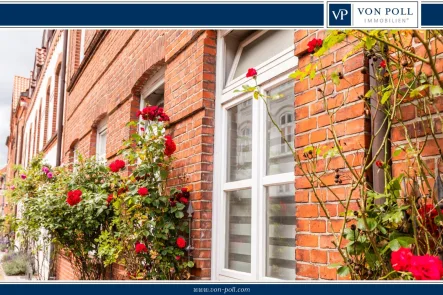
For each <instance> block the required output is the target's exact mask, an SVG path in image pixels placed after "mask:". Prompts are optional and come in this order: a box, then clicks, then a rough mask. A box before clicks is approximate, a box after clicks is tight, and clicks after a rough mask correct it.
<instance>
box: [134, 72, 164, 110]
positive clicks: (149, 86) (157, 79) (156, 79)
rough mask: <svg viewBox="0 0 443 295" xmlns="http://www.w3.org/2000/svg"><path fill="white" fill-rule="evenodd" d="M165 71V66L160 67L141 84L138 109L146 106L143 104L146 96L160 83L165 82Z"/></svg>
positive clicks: (159, 85)
mask: <svg viewBox="0 0 443 295" xmlns="http://www.w3.org/2000/svg"><path fill="white" fill-rule="evenodd" d="M165 72H166V68H165V67H162V68H161V69H160V70H158V71H157V73H155V74H154V76H152V78H150V79H149V80H148V82H146V84H145V85H144V86H143V88H142V90H141V91H140V110H141V109H143V108H144V107H145V106H146V104H145V99H146V97H148V96H149V95H151V94H152V93H153V92H154V91H155V90H157V89H158V88H160V87H161V86H162V85H164V84H165Z"/></svg>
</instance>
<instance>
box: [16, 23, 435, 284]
mask: <svg viewBox="0 0 443 295" xmlns="http://www.w3.org/2000/svg"><path fill="white" fill-rule="evenodd" d="M62 33H63V32H62V31H59V30H57V31H56V32H55V33H54V37H53V41H52V43H51V46H49V48H48V50H47V52H46V62H45V63H44V64H43V66H42V74H41V76H40V78H39V79H38V80H37V81H34V82H33V83H34V84H35V89H36V90H35V93H36V94H34V95H33V96H32V97H31V98H28V97H22V98H21V99H23V101H24V102H27V103H28V107H26V108H25V107H20V106H18V107H17V108H16V111H15V112H14V113H13V116H12V118H11V136H10V137H9V140H8V146H9V154H8V157H9V162H8V170H7V175H8V178H9V179H10V178H12V177H13V175H12V166H13V164H15V163H28V162H29V161H30V160H31V158H32V156H34V155H35V153H37V152H40V151H43V152H44V153H46V154H49V153H50V151H51V150H53V149H54V148H55V147H56V144H57V141H56V139H57V138H56V134H57V125H56V123H57V120H56V119H55V118H57V116H58V115H57V105H58V103H59V102H58V100H57V99H54V104H53V106H52V109H51V108H50V107H49V101H50V99H51V97H55V98H58V97H59V96H60V93H59V91H60V89H59V88H60V81H59V79H60V71H61V61H62V53H61V52H60V50H59V49H57V48H58V47H57V46H60V44H59V43H60V40H61V36H62ZM324 35H325V31H318V30H297V31H295V33H294V43H295V51H294V55H295V56H297V57H298V67H299V68H300V69H303V68H304V67H306V66H307V65H308V64H309V63H311V62H314V61H315V58H314V57H313V56H312V55H311V54H309V53H308V52H307V49H308V46H307V43H308V42H309V41H310V40H312V39H313V38H324ZM82 40H83V41H84V43H83V46H81V43H82ZM216 40H217V33H216V32H215V31H211V30H86V31H85V32H84V39H82V32H81V30H71V31H70V32H69V38H68V52H69V54H68V56H67V67H66V84H65V90H66V93H65V110H64V121H63V124H64V128H63V130H64V132H63V144H62V149H61V152H62V159H61V160H62V162H63V163H69V162H72V161H73V158H74V150H75V151H78V152H80V153H81V154H83V155H85V156H94V155H95V154H96V144H97V142H96V141H97V127H98V126H99V124H100V123H101V122H102V121H103V120H106V122H107V142H106V158H107V159H108V160H109V161H110V160H113V159H115V158H116V157H117V152H118V151H119V150H120V148H121V146H122V142H123V141H124V140H126V139H128V137H129V136H130V134H131V133H132V132H134V131H135V130H133V129H130V128H128V127H126V124H127V123H128V122H129V121H131V120H136V119H137V118H136V112H137V110H139V109H140V100H141V98H142V90H143V88H144V86H145V85H146V83H148V82H149V81H150V79H151V78H153V77H154V76H155V75H156V74H158V73H159V72H161V71H164V81H165V84H164V106H165V111H166V113H167V114H168V115H169V116H170V118H171V121H170V125H169V127H168V130H167V132H168V133H170V134H171V135H172V136H173V138H174V141H175V142H176V144H177V151H176V153H175V154H174V156H175V158H176V160H175V161H174V163H173V169H172V171H171V174H170V176H171V177H170V179H169V182H168V185H169V186H170V187H183V186H187V187H188V188H190V190H191V191H192V193H191V200H192V206H193V208H194V210H195V212H194V215H193V221H192V231H191V237H192V246H193V247H194V248H195V249H194V250H193V252H192V255H193V259H194V261H195V268H194V269H193V273H192V275H193V279H210V278H211V275H213V274H211V259H215V257H211V247H212V246H213V245H212V244H211V241H212V226H213V225H212V204H213V203H212V201H213V199H212V198H213V196H212V190H213V181H214V179H213V163H214V132H215V131H216V130H215V123H214V121H215V99H216V97H215V92H216V84H215V78H216V62H215V60H216V55H217V50H216V49H217V48H216V45H217V44H216ZM346 41H347V42H345V43H343V44H340V45H337V46H335V47H334V48H332V49H331V50H330V51H329V52H328V53H327V54H325V56H324V57H323V58H322V64H321V68H319V69H318V72H317V75H316V78H315V79H313V80H310V79H305V80H303V81H296V82H295V84H294V92H295V96H294V113H295V128H294V134H295V147H296V149H297V153H298V154H299V155H300V156H301V157H302V158H303V156H302V154H303V150H304V148H305V147H307V146H310V145H315V146H317V147H319V148H322V147H329V148H332V147H333V146H334V142H333V136H332V133H331V130H330V123H331V122H332V123H333V124H334V131H335V133H336V135H337V137H338V141H339V143H340V145H341V146H342V148H343V152H344V154H345V155H346V159H347V161H348V162H349V163H351V165H352V166H353V167H355V168H357V169H358V168H359V166H360V165H361V161H362V158H363V154H364V151H365V150H367V149H368V148H369V140H370V132H371V130H370V127H371V118H370V114H369V113H368V112H366V111H365V107H364V103H363V102H362V101H361V100H359V99H358V97H359V96H360V95H364V94H365V93H366V92H367V90H368V89H369V76H368V75H367V74H363V73H362V71H361V70H362V68H363V67H365V66H367V63H368V61H367V59H366V58H365V56H364V54H363V52H362V51H358V52H355V53H354V54H352V55H351V56H349V57H348V59H347V60H346V62H344V63H343V62H342V59H343V57H344V56H345V55H346V54H348V53H349V52H350V51H351V49H352V48H353V46H354V42H355V41H356V40H352V39H349V40H346ZM413 44H414V48H415V52H416V54H417V55H420V56H424V48H423V47H422V46H421V45H418V43H417V42H415V41H414V43H413ZM81 50H83V52H80V51H81ZM431 50H432V51H435V49H434V48H431ZM438 50H439V52H438V53H439V54H441V55H443V48H439V49H438ZM40 54H41V52H40ZM82 57H83V58H82ZM415 67H416V69H417V71H419V70H422V71H424V72H426V73H430V69H429V68H424V69H419V64H418V63H417V64H416V65H415ZM437 69H438V71H439V72H443V62H439V63H438V64H437ZM335 71H339V72H341V73H342V74H343V77H344V79H342V80H341V82H340V84H339V85H334V84H333V83H332V82H331V81H328V82H327V83H326V84H325V85H324V83H323V80H322V79H321V78H320V77H321V75H320V73H321V72H322V73H325V74H326V76H329V75H330V74H331V73H332V72H335ZM28 82H29V81H28ZM319 88H320V89H321V90H322V91H319ZM37 93H38V95H37ZM323 95H324V96H325V97H326V101H327V106H325V104H324V101H323ZM14 99H15V100H16V101H17V97H16V96H15V98H14ZM417 103H418V101H413V100H407V101H406V102H405V103H403V104H402V106H401V115H402V117H403V120H404V122H405V125H406V128H407V132H408V135H409V136H411V137H412V138H414V140H417V141H418V142H419V145H421V146H423V145H424V141H425V136H426V135H427V134H428V133H429V132H428V128H429V126H423V125H422V124H421V120H420V118H421V117H423V116H424V114H423V113H422V112H421V111H420V110H418V109H417V108H416V104H417ZM342 104H343V106H341V105H342ZM338 107H340V110H338V111H337V112H336V113H335V114H334V115H333V116H332V117H330V116H329V115H328V112H327V111H328V110H329V111H330V110H337V108H338ZM432 111H433V113H435V114H436V113H437V112H442V111H443V98H442V97H439V98H436V100H435V103H434V104H433V105H432ZM51 112H52V118H53V119H52V121H51V124H49V123H50V120H49V118H50V117H51V116H50V114H51ZM20 118H23V120H20ZM433 127H434V128H435V130H436V132H437V135H438V136H437V137H438V142H439V144H440V146H443V139H442V138H441V133H442V126H441V122H440V121H439V120H437V119H436V120H435V121H434V126H433ZM22 129H23V131H22ZM405 142H406V136H405V131H404V128H403V127H402V126H400V125H399V124H394V125H393V129H392V133H391V143H392V150H393V151H394V149H395V148H396V146H397V145H402V144H404V143H405ZM20 145H22V146H21V148H22V149H23V151H22V153H17V148H18V146H20ZM422 156H423V159H424V160H425V162H426V163H427V164H428V165H429V167H430V169H431V170H432V171H434V172H436V173H437V172H438V171H443V164H441V163H442V161H440V158H441V150H439V147H438V146H437V145H436V144H435V143H433V142H429V144H426V146H425V147H424V150H423V153H422ZM439 166H440V167H439ZM317 167H318V169H319V171H320V170H323V169H324V167H325V163H324V162H322V161H321V160H320V161H319V162H318V165H317ZM406 167H407V161H406V155H405V154H404V153H400V154H399V155H396V156H395V157H394V158H393V163H392V169H393V174H394V175H399V174H400V173H402V172H407V171H405V169H406ZM328 169H329V171H327V173H326V174H325V175H324V176H323V178H322V181H323V182H324V185H328V186H330V187H331V188H332V190H333V191H334V193H335V194H336V195H337V196H338V198H339V199H340V200H343V199H344V198H345V196H346V195H347V194H348V192H349V189H350V188H349V180H347V179H346V178H343V183H342V184H340V185H337V184H336V183H335V178H334V175H335V173H334V170H335V169H340V173H341V174H342V175H347V174H349V171H348V170H347V169H345V164H344V162H343V160H342V159H341V158H338V157H337V158H334V159H332V161H331V163H330V164H329V168H328ZM368 176H369V177H371V176H370V175H368ZM429 180H430V181H431V185H432V184H433V183H432V179H429ZM294 185H295V188H296V192H295V196H294V197H295V201H296V235H295V238H296V242H295V243H296V245H295V246H296V249H295V253H294V254H295V258H296V269H295V272H296V278H297V279H299V280H312V279H314V280H337V279H341V278H340V277H338V276H337V274H336V270H335V269H333V268H329V267H328V265H330V264H332V263H337V262H341V256H340V255H339V253H338V252H337V251H336V250H334V248H335V246H334V245H333V244H332V241H333V234H332V233H333V232H338V231H340V229H341V226H342V217H340V214H341V213H343V209H342V207H341V206H339V200H338V199H337V198H336V197H334V196H333V194H332V193H330V192H328V190H327V189H326V188H324V187H320V189H318V195H319V197H320V198H321V200H322V201H323V202H324V203H325V207H326V208H327V209H328V211H329V214H330V215H331V217H332V220H331V221H328V219H327V218H326V216H325V214H324V212H323V210H322V209H321V207H320V204H319V201H318V200H317V198H316V196H315V195H314V193H313V190H312V189H311V186H310V183H309V182H308V180H307V179H306V178H305V177H304V176H303V175H302V172H301V171H300V169H299V168H296V169H295V183H294ZM358 197H359V196H358V194H354V195H353V201H352V202H351V205H350V210H352V209H353V208H356V203H355V201H356V199H357V198H358ZM219 250H220V251H223V249H219ZM55 268H56V274H55V275H56V278H57V279H59V280H74V279H76V278H75V272H74V270H73V269H72V267H71V265H70V264H69V262H68V260H67V259H66V257H65V256H64V255H63V254H60V255H58V257H57V259H56V267H55ZM108 278H109V279H126V273H125V269H124V267H123V266H120V265H113V266H112V273H109V274H108Z"/></svg>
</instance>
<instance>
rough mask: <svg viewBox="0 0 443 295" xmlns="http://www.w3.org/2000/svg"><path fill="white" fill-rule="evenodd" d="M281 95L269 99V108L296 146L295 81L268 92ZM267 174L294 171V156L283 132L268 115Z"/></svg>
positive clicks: (287, 137)
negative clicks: (294, 118)
mask: <svg viewBox="0 0 443 295" xmlns="http://www.w3.org/2000/svg"><path fill="white" fill-rule="evenodd" d="M268 94H269V95H271V96H272V95H281V96H282V97H281V98H279V99H275V100H269V108H270V111H271V115H272V118H273V119H274V121H275V122H280V125H279V127H280V129H281V130H282V131H283V135H284V137H285V138H286V140H287V141H288V142H289V143H290V145H291V146H292V147H294V120H293V113H294V83H293V82H292V81H291V82H288V83H285V84H283V85H280V86H278V87H276V88H274V89H272V90H271V91H269V93H268ZM266 120H267V124H266V129H267V140H266V159H267V160H266V174H267V175H273V174H280V173H287V172H292V171H294V157H293V155H292V152H291V150H290V148H289V147H288V145H287V144H286V142H285V140H284V139H283V138H282V134H281V133H280V132H279V131H278V129H277V128H276V127H275V126H274V124H273V123H272V121H271V119H269V116H267V115H266Z"/></svg>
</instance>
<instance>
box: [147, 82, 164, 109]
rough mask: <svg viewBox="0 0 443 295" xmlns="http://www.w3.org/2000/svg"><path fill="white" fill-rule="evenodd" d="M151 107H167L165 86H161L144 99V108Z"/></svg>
mask: <svg viewBox="0 0 443 295" xmlns="http://www.w3.org/2000/svg"><path fill="white" fill-rule="evenodd" d="M147 105H151V106H158V107H164V105H165V85H164V84H163V85H161V86H160V87H159V88H157V89H156V90H155V91H153V92H152V93H151V94H149V95H148V96H147V97H145V99H144V106H147Z"/></svg>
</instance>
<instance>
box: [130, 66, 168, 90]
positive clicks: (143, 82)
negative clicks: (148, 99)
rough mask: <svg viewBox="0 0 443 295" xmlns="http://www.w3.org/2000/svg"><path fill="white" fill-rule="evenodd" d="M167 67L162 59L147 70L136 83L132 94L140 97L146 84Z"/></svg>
mask: <svg viewBox="0 0 443 295" xmlns="http://www.w3.org/2000/svg"><path fill="white" fill-rule="evenodd" d="M165 66H166V63H165V60H164V59H162V60H160V61H158V62H157V63H155V64H154V65H152V66H151V67H150V68H149V69H147V70H146V71H145V72H144V73H143V74H142V75H141V76H140V77H139V78H138V79H137V81H136V82H135V83H134V86H133V87H132V89H131V92H132V94H133V95H135V96H140V95H141V91H142V89H143V87H144V86H145V85H146V83H147V82H148V81H149V80H150V79H151V78H152V77H153V76H154V75H155V74H156V73H157V72H158V71H159V70H161V69H162V68H164V67H165Z"/></svg>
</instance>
